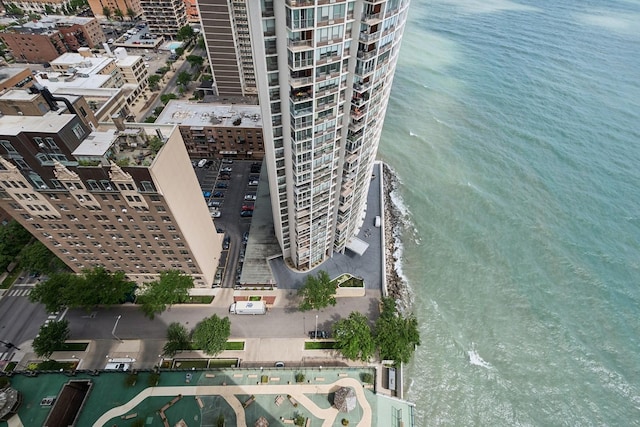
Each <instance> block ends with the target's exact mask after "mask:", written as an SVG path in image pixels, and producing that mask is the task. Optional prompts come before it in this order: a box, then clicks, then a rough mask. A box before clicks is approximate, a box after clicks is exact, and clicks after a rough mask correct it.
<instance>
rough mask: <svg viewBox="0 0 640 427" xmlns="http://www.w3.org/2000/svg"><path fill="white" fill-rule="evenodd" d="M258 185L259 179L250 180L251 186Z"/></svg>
mask: <svg viewBox="0 0 640 427" xmlns="http://www.w3.org/2000/svg"><path fill="white" fill-rule="evenodd" d="M257 185H258V181H249V187H255V186H257Z"/></svg>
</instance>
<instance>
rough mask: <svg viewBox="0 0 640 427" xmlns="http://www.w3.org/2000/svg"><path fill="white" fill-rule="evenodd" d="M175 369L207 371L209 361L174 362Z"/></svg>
mask: <svg viewBox="0 0 640 427" xmlns="http://www.w3.org/2000/svg"><path fill="white" fill-rule="evenodd" d="M173 368H174V369H191V368H196V369H206V368H207V359H192V360H174V362H173Z"/></svg>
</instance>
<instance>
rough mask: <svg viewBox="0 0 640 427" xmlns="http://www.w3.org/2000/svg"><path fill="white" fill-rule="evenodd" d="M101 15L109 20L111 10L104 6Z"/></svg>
mask: <svg viewBox="0 0 640 427" xmlns="http://www.w3.org/2000/svg"><path fill="white" fill-rule="evenodd" d="M102 14H103V15H104V17H105V18H107V19H109V18H110V17H111V8H110V7H109V6H104V7H103V8H102Z"/></svg>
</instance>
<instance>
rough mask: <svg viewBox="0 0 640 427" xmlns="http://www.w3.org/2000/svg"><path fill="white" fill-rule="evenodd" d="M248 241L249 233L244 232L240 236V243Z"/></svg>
mask: <svg viewBox="0 0 640 427" xmlns="http://www.w3.org/2000/svg"><path fill="white" fill-rule="evenodd" d="M248 241H249V232H248V231H245V232H244V234H243V235H242V243H247V242H248Z"/></svg>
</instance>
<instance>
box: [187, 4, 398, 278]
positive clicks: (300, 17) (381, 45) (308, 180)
mask: <svg viewBox="0 0 640 427" xmlns="http://www.w3.org/2000/svg"><path fill="white" fill-rule="evenodd" d="M408 6H409V0H281V1H276V0H259V1H258V0H256V1H248V0H245V1H241V0H232V1H229V2H227V1H223V0H202V1H201V2H200V6H199V7H200V11H201V16H202V20H203V30H204V32H205V35H206V39H207V43H208V50H209V55H210V59H211V61H210V62H211V63H212V64H213V74H214V79H215V80H216V83H217V84H218V85H219V88H218V90H219V92H220V94H221V95H222V94H226V93H231V92H233V93H235V94H246V93H247V89H248V88H249V87H250V85H249V83H248V82H247V80H243V79H242V78H240V77H238V78H235V79H234V80H233V81H232V80H229V79H226V76H228V75H231V74H233V75H234V76H242V75H243V73H244V72H245V70H246V69H247V66H246V63H248V62H249V61H248V60H249V56H248V55H249V54H250V55H251V58H250V59H251V63H252V71H253V73H254V76H255V85H256V89H257V92H258V98H259V102H260V107H261V110H262V117H264V118H266V117H271V120H270V121H268V120H264V123H263V133H264V140H265V152H266V154H265V161H266V164H267V172H268V177H269V189H270V194H271V204H272V211H273V217H274V229H275V233H276V237H277V239H278V241H279V243H280V246H281V248H282V252H283V256H284V258H285V259H286V260H287V262H288V263H289V264H290V265H292V266H293V267H295V268H297V269H300V270H308V269H312V268H314V267H315V266H317V265H319V264H320V263H322V262H323V261H324V260H326V259H327V258H328V257H330V256H331V255H332V253H333V252H335V251H338V252H342V251H344V250H345V249H347V248H349V246H350V243H351V242H353V240H352V239H353V238H354V236H355V235H356V234H357V232H358V231H359V229H360V228H361V227H362V221H363V220H362V218H363V215H364V212H365V209H366V196H367V192H368V190H369V184H370V178H371V173H372V168H373V163H374V160H375V156H376V151H377V149H378V143H379V140H380V134H381V131H382V125H383V122H384V116H385V112H386V108H387V104H388V100H389V94H390V91H391V84H392V81H393V75H394V72H395V68H396V62H397V59H398V53H399V50H400V42H401V39H402V33H403V30H404V25H405V21H406V19H407V12H408ZM207 10H211V11H214V10H215V11H216V12H215V13H216V17H217V19H215V20H208V19H207V18H206V16H207V13H206V11H207ZM243 12H244V14H242V13H243ZM244 16H246V19H247V23H248V31H249V38H250V42H251V52H250V53H248V52H245V51H243V46H244V43H246V42H245V41H243V40H246V38H242V37H241V35H244V28H245V27H244V26H241V25H240V22H241V19H244ZM225 19H226V20H225ZM223 30H224V31H223ZM223 33H224V39H225V43H224V59H225V67H226V68H225V70H224V71H225V73H224V75H223V76H224V78H221V77H220V76H218V72H217V70H216V58H222V55H221V53H220V51H221V49H220V48H219V43H218V44H215V43H212V42H213V41H214V40H217V41H220V40H222V39H223V37H222V34H223ZM212 34H216V35H217V36H216V38H213V37H212V36H211V35H212ZM231 54H233V58H232V55H231ZM218 67H220V65H218ZM234 84H235V86H233V85H234ZM223 89H224V90H223Z"/></svg>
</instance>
